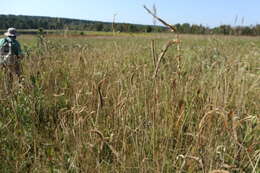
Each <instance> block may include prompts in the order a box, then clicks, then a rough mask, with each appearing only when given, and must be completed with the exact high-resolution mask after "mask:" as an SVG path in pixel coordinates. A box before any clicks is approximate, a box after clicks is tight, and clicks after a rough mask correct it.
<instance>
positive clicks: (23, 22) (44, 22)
mask: <svg viewBox="0 0 260 173" xmlns="http://www.w3.org/2000/svg"><path fill="white" fill-rule="evenodd" d="M9 27H15V28H17V29H45V30H80V31H105V32H110V31H115V32H168V29H167V28H165V27H163V26H157V25H138V24H130V23H112V22H100V21H90V20H79V19H68V18H54V17H40V16H23V15H0V30H6V29H7V28H9ZM175 27H176V28H177V31H178V32H179V33H189V34H224V35H250V36H257V35H260V25H255V26H236V27H233V26H230V25H221V26H219V27H215V28H209V27H206V26H203V25H195V24H192V25H191V24H189V23H183V24H175Z"/></svg>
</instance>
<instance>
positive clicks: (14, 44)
mask: <svg viewBox="0 0 260 173" xmlns="http://www.w3.org/2000/svg"><path fill="white" fill-rule="evenodd" d="M7 41H8V42H11V44H12V52H14V54H15V55H17V56H20V55H22V54H23V52H22V50H21V46H20V43H19V42H18V41H17V40H15V39H11V38H10V37H6V38H2V39H0V47H2V46H4V44H5V43H6V42H7Z"/></svg>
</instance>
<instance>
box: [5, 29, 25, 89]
mask: <svg viewBox="0 0 260 173" xmlns="http://www.w3.org/2000/svg"><path fill="white" fill-rule="evenodd" d="M4 35H5V36H6V37H5V38H2V39H0V65H1V66H2V67H3V69H4V72H5V81H4V82H5V89H6V91H7V92H10V91H11V90H12V86H13V77H14V75H16V76H17V77H18V79H19V83H20V82H21V65H20V60H21V59H22V58H23V53H22V50H21V46H20V43H19V42H18V41H17V40H16V37H17V32H16V29H15V28H9V29H8V30H7V32H6V33H4Z"/></svg>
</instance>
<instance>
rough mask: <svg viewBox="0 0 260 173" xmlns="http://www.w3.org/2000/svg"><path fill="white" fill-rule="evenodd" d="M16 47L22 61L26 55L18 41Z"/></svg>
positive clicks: (18, 56)
mask: <svg viewBox="0 0 260 173" xmlns="http://www.w3.org/2000/svg"><path fill="white" fill-rule="evenodd" d="M16 45H17V58H18V59H22V58H23V57H24V54H23V52H22V49H21V45H20V43H19V42H18V41H16Z"/></svg>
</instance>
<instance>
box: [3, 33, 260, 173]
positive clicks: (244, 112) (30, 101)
mask: <svg viewBox="0 0 260 173" xmlns="http://www.w3.org/2000/svg"><path fill="white" fill-rule="evenodd" d="M174 37H175V36H174V35H173V34H170V33H168V34H120V33H114V34H113V33H111V35H102V36H97V37H96V36H95V37H94V36H93V37H84V36H77V37H71V36H57V37H55V36H51V37H43V36H41V35H39V36H29V35H28V36H21V37H19V38H18V39H19V41H20V42H21V44H22V45H23V50H24V52H25V55H26V56H25V58H24V59H23V61H22V65H23V75H24V82H23V84H22V85H19V84H18V83H14V88H13V91H12V94H6V93H5V91H4V87H3V83H4V80H3V78H4V73H3V71H1V72H0V82H1V86H0V172H71V173H72V172H75V173H76V172H133V173H134V172H136V173H137V172H179V173H182V172H183V173H184V172H189V173H192V172H201V173H208V172H209V171H212V170H217V169H219V170H226V171H229V172H239V173H240V172H245V173H257V172H259V171H260V169H259V160H260V143H259V141H260V136H259V133H260V126H259V118H260V117H259V115H260V61H259V57H260V39H259V38H258V37H232V36H214V35H210V36H199V35H180V40H181V43H179V44H178V45H175V44H173V45H172V46H171V47H169V48H168V51H167V52H166V53H165V55H164V56H163V57H162V59H161V61H160V63H159V66H158V72H157V73H156V76H155V75H154V73H155V69H156V62H157V60H158V57H159V55H160V53H161V52H162V48H163V46H164V45H165V43H166V42H167V41H168V40H170V39H172V38H174ZM177 48H178V49H177Z"/></svg>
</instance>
